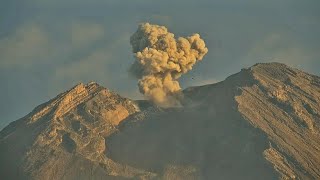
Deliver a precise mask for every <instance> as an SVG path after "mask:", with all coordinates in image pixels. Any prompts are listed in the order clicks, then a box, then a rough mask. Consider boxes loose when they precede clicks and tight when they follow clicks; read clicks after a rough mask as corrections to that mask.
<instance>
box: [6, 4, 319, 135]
mask: <svg viewBox="0 0 320 180" xmlns="http://www.w3.org/2000/svg"><path fill="white" fill-rule="evenodd" d="M1 2H2V3H1V6H0V85H1V86H0V98H1V101H0V115H1V119H0V129H2V128H3V127H4V126H6V125H7V124H8V123H9V122H12V121H14V120H17V119H19V118H21V117H23V116H25V115H26V114H28V113H29V112H31V111H32V110H33V109H34V108H35V107H36V106H37V105H40V104H42V103H44V102H46V101H48V100H49V99H51V98H54V97H55V96H56V95H58V94H59V93H62V92H64V91H66V90H68V89H70V88H71V87H73V86H74V85H76V84H77V83H80V82H83V83H87V82H90V81H95V82H97V83H99V84H100V85H102V86H104V87H106V88H108V89H110V90H112V91H116V92H117V93H119V94H121V95H123V96H125V97H129V98H132V99H140V98H142V96H141V95H140V94H139V92H138V88H137V80H136V79H134V78H132V77H130V76H129V75H128V68H129V67H130V65H131V64H132V63H133V62H134V57H133V54H132V52H131V50H132V49H131V46H130V43H129V38H130V36H131V35H132V34H133V33H134V32H135V31H136V29H137V27H138V25H139V23H143V22H150V23H153V24H159V25H164V26H166V27H167V28H168V29H169V31H171V32H173V33H174V34H175V36H176V37H179V36H188V35H191V34H193V33H199V34H200V35H201V37H202V38H203V39H204V40H205V42H206V45H207V47H208V49H209V52H208V54H207V55H206V56H205V57H204V59H203V60H202V61H201V62H200V63H198V64H197V65H196V66H195V67H194V68H193V70H192V71H191V72H189V73H188V74H186V75H185V76H183V77H182V78H181V79H180V82H181V86H182V87H183V88H186V87H189V86H197V85H203V84H209V83H215V82H218V81H222V80H224V79H225V78H226V77H227V76H229V75H231V74H234V73H236V72H239V71H240V70H241V68H245V67H250V66H252V65H254V64H255V63H261V62H282V63H285V64H287V65H289V66H292V67H295V68H299V69H302V70H304V71H307V72H309V73H312V74H315V75H318V76H319V75H320V51H319V50H320V35H319V32H320V11H319V7H320V1H319V0H306V1H301V0H268V1H264V0H241V1H239V0H161V1H159V0H158V1H155V0H23V1H22V0H1Z"/></svg>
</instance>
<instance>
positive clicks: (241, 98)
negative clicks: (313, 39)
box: [0, 63, 320, 180]
mask: <svg viewBox="0 0 320 180" xmlns="http://www.w3.org/2000/svg"><path fill="white" fill-rule="evenodd" d="M183 94H184V102H183V107H181V108H167V109H163V108H159V107H156V106H153V105H152V104H151V103H150V102H147V101H133V100H130V99H127V98H123V97H121V96H119V95H117V94H116V93H113V92H110V91H108V90H107V89H105V88H103V87H101V86H99V85H98V84H96V83H89V84H87V85H84V84H79V85H77V86H75V87H74V88H72V89H71V90H69V91H67V92H65V93H62V94H60V95H58V96H57V97H56V98H54V99H52V100H50V101H49V102H47V103H44V104H42V105H40V106H38V107H37V108H35V109H34V110H33V111H32V112H31V113H30V114H28V115H27V116H25V117H23V118H21V119H19V120H17V121H15V122H13V123H11V124H10V125H9V126H7V127H6V128H5V129H3V130H2V131H1V132H0V166H1V168H0V177H1V179H41V180H42V179H48V180H49V179H320V135H319V127H320V105H319V104H320V78H319V77H317V76H314V75H310V74H307V73H304V72H302V71H300V70H297V69H293V68H290V67H288V66H286V65H284V64H279V63H268V64H257V65H255V66H253V67H251V68H248V69H243V70H241V72H239V73H237V74H235V75H232V76H230V77H228V78H227V79H226V80H224V81H222V82H219V83H216V84H212V85H205V86H200V87H191V88H188V89H186V90H184V91H183Z"/></svg>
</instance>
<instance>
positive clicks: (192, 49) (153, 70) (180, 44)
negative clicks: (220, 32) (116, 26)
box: [130, 23, 208, 107]
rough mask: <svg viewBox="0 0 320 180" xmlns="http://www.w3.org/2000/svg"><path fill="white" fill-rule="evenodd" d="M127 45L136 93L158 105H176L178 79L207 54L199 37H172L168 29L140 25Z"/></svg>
mask: <svg viewBox="0 0 320 180" xmlns="http://www.w3.org/2000/svg"><path fill="white" fill-rule="evenodd" d="M130 44H131V45H132V50H133V53H135V58H136V61H135V62H134V63H133V65H132V66H131V68H130V72H131V73H133V75H134V76H135V77H137V78H138V79H139V83H138V85H139V90H140V92H141V93H143V94H144V95H145V96H146V97H147V98H148V99H150V100H152V101H153V102H154V103H156V104H157V105H159V106H162V107H170V106H179V105H180V103H179V99H180V98H181V95H180V91H181V88H180V85H179V82H178V79H179V77H180V76H181V75H182V74H184V73H187V72H188V71H190V70H191V69H192V66H193V65H194V64H195V63H197V62H198V61H200V60H201V59H202V58H203V56H204V55H205V54H206V53H207V52H208V49H207V48H206V46H205V42H204V41H203V40H202V39H201V38H200V35H199V34H193V35H192V36H189V37H186V38H184V37H179V38H178V39H175V38H174V34H172V33H170V32H168V30H167V28H166V27H164V26H159V25H152V24H149V23H143V24H140V25H139V27H138V30H137V31H136V32H135V33H134V34H133V35H132V36H131V38H130Z"/></svg>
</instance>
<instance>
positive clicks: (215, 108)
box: [107, 77, 277, 179]
mask: <svg viewBox="0 0 320 180" xmlns="http://www.w3.org/2000/svg"><path fill="white" fill-rule="evenodd" d="M244 79H246V78H245V77H244ZM200 89H201V90H202V88H200ZM188 92H189V90H187V91H186V92H185V94H186V97H191V98H194V99H189V102H188V104H185V106H186V108H177V109H167V110H162V111H161V110H158V111H156V112H152V111H155V109H154V108H149V109H147V110H145V111H142V112H139V113H137V114H134V115H133V116H130V117H129V118H127V119H126V120H124V121H122V123H121V124H120V127H119V131H120V132H118V133H116V134H114V135H112V136H110V137H109V138H108V139H107V144H108V145H109V148H108V151H107V152H108V156H109V157H110V158H111V159H114V160H116V161H119V162H121V163H124V164H129V165H131V166H134V167H139V168H142V169H147V170H148V171H152V172H156V173H159V174H164V175H165V174H166V172H165V171H166V170H167V168H168V167H169V165H172V166H174V167H189V166H190V165H191V166H192V167H193V168H194V171H193V172H190V173H193V175H192V176H196V178H195V179H211V178H213V177H214V178H217V179H235V178H237V179H275V178H276V176H277V175H276V174H277V173H276V172H275V170H274V169H273V168H272V165H271V164H270V163H268V162H267V161H266V160H265V159H264V158H263V156H262V154H263V151H264V150H265V149H267V148H268V147H269V143H268V139H267V136H266V135H264V134H263V133H262V132H261V131H260V130H259V129H256V128H254V127H252V126H250V124H249V123H248V122H247V121H245V120H244V119H243V118H242V117H241V115H240V114H239V113H238V112H237V111H236V107H237V104H236V102H235V101H234V98H233V97H234V95H233V94H234V93H236V92H234V89H229V90H228V89H226V86H225V83H218V84H215V85H210V92H209V91H207V92H206V101H207V102H196V100H200V101H203V99H201V98H200V97H197V94H194V95H191V96H190V95H189V94H188ZM199 95H200V94H199ZM200 96H201V95H200ZM191 101H192V102H193V103H191ZM153 114H155V115H153Z"/></svg>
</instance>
